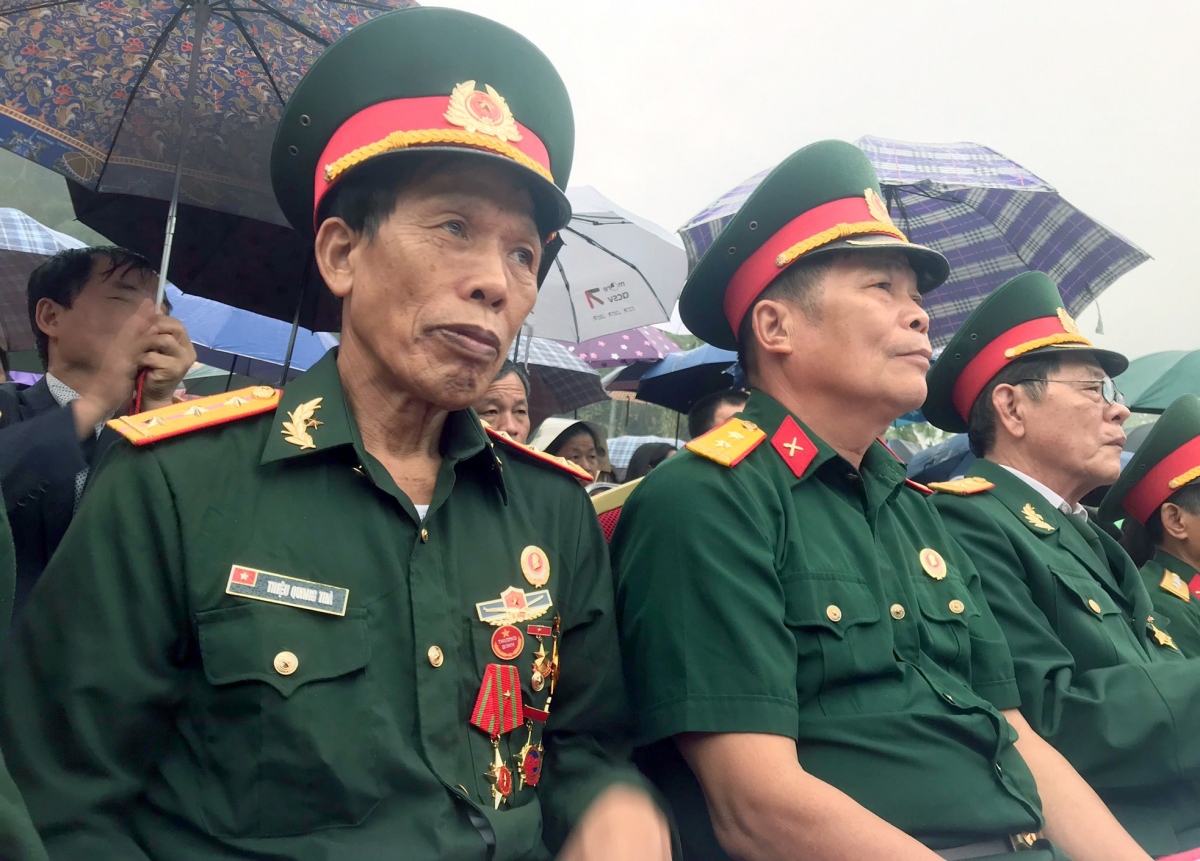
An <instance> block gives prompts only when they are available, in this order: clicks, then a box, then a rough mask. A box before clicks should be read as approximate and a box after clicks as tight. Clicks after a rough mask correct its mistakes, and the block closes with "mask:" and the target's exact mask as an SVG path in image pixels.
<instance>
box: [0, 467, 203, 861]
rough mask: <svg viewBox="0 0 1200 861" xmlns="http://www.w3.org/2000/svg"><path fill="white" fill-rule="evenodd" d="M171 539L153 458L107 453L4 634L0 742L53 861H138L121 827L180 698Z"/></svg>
mask: <svg viewBox="0 0 1200 861" xmlns="http://www.w3.org/2000/svg"><path fill="white" fill-rule="evenodd" d="M179 533H180V527H179V523H178V522H177V519H176V514H175V507H174V504H173V499H172V491H171V488H170V487H168V485H167V482H166V480H165V478H164V476H163V473H162V471H161V469H160V468H159V466H158V463H157V460H156V458H155V456H154V454H153V453H152V452H147V451H145V450H139V451H134V450H132V449H122V450H120V451H114V452H113V453H112V456H111V458H110V461H109V462H108V464H107V465H106V467H105V469H104V470H102V471H101V472H100V473H99V474H98V475H97V477H96V480H95V483H94V484H93V485H92V486H91V487H90V488H89V489H88V494H87V496H86V498H85V500H84V502H83V505H82V506H81V507H80V510H79V512H78V514H77V516H76V517H75V519H74V521H73V522H72V524H71V526H70V528H69V529H68V530H67V533H66V535H65V537H64V539H63V542H62V543H61V544H60V545H59V548H58V551H57V552H56V553H55V555H54V557H53V558H52V559H51V561H50V564H49V566H48V567H47V568H46V571H45V573H44V574H43V575H42V577H41V580H40V581H39V583H38V585H37V587H36V588H35V589H34V591H33V593H32V596H31V598H30V601H29V603H28V604H27V605H26V607H25V609H24V611H23V613H22V616H21V619H20V622H19V624H18V626H17V628H16V630H15V632H14V639H13V641H12V642H11V643H10V648H9V652H8V654H7V656H6V665H5V667H4V671H3V679H2V680H0V742H2V743H3V748H4V750H5V751H7V753H8V756H9V758H10V764H11V766H12V771H13V776H14V778H15V779H16V782H17V784H18V786H20V788H21V790H22V792H23V793H24V794H25V800H26V802H27V804H28V805H29V810H30V813H31V815H32V817H33V820H34V823H35V824H36V826H37V828H38V830H39V831H40V832H41V834H42V837H43V839H44V840H45V843H46V849H47V851H48V852H49V854H50V856H51V857H52V858H55V859H58V858H61V859H82V858H86V859H88V861H138V859H146V857H147V856H146V855H145V854H144V853H143V852H142V850H141V849H140V848H139V847H138V846H137V845H136V843H135V842H134V841H133V840H132V839H131V837H130V836H129V835H128V834H127V833H125V831H124V830H123V828H122V821H121V818H122V808H123V806H125V805H126V803H127V802H128V801H130V800H131V799H132V798H134V797H135V796H136V795H137V794H138V793H139V792H140V791H141V790H142V787H143V782H144V775H145V774H146V773H147V771H148V770H149V768H150V767H151V765H152V764H153V763H154V762H155V760H156V758H157V756H158V753H159V750H160V749H161V743H162V741H163V740H164V739H165V738H166V737H167V736H168V734H169V733H170V732H171V731H172V722H171V710H172V706H173V705H174V704H175V703H176V701H177V700H178V699H179V697H180V692H181V690H182V685H181V684H180V683H179V679H180V671H179V670H178V669H177V668H176V665H175V656H176V655H177V654H178V652H179V651H180V648H181V639H182V637H183V636H184V635H185V633H186V631H187V624H186V619H187V615H186V611H185V607H184V601H183V599H182V597H181V594H180V589H179V588H178V583H179V578H180V570H181V565H182V561H181V552H180V534H179Z"/></svg>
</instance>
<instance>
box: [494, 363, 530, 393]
mask: <svg viewBox="0 0 1200 861" xmlns="http://www.w3.org/2000/svg"><path fill="white" fill-rule="evenodd" d="M509 374H516V375H517V379H518V380H520V381H521V385H522V386H524V387H525V397H526V398H528V397H529V395H530V386H529V374H527V373H525V369H524V368H522V367H521V366H520V365H518V364H517V363H516V362H514V361H513V360H512V359H505V360H504V364H503V365H501V366H500V370H499V371H497V372H496V376H494V377H493V378H492V382H493V383H498V382H500V381H501V380H503V379H504V378H505V377H507V376H508V375H509Z"/></svg>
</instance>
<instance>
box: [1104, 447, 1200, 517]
mask: <svg viewBox="0 0 1200 861" xmlns="http://www.w3.org/2000/svg"><path fill="white" fill-rule="evenodd" d="M1197 467H1200V437H1196V438H1195V439H1191V440H1188V441H1187V442H1185V443H1184V444H1183V445H1181V446H1180V447H1179V448H1177V449H1175V451H1173V452H1171V453H1170V454H1169V455H1167V456H1166V457H1164V458H1163V459H1162V460H1161V461H1159V462H1158V464H1157V465H1155V467H1154V469H1152V470H1150V471H1149V472H1148V473H1146V477H1145V478H1143V479H1142V480H1141V481H1139V482H1138V483H1137V484H1135V485H1134V486H1133V489H1132V490H1130V491H1129V493H1127V494H1125V501H1124V502H1123V503H1122V504H1121V507H1122V508H1124V509H1125V510H1126V511H1128V512H1129V513H1130V514H1131V515H1132V516H1133V517H1134V518H1135V519H1136V520H1137V522H1138V523H1142V524H1145V522H1146V521H1147V520H1149V519H1150V517H1151V516H1152V515H1153V514H1154V512H1156V511H1158V508H1159V506H1161V505H1162V504H1163V503H1164V502H1166V501H1167V500H1168V499H1169V498H1170V497H1171V494H1172V493H1174V492H1175V491H1177V490H1178V489H1179V488H1180V487H1182V486H1183V485H1178V486H1177V487H1171V480H1172V479H1175V478H1179V477H1180V476H1183V475H1185V474H1186V473H1188V472H1191V471H1192V470H1193V469H1196V468H1197Z"/></svg>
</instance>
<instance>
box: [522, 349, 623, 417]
mask: <svg viewBox="0 0 1200 861" xmlns="http://www.w3.org/2000/svg"><path fill="white" fill-rule="evenodd" d="M508 357H509V358H510V359H512V360H513V361H514V362H516V363H517V364H518V365H521V366H522V367H523V368H525V371H526V372H527V373H528V374H529V382H530V387H531V392H530V395H529V418H530V421H531V423H532V425H533V426H534V427H537V426H538V425H539V424H540V423H541V422H542V420H544V419H545V418H546V417H547V416H553V415H560V414H562V413H569V412H572V411H574V410H577V409H579V408H580V407H586V406H587V405H588V404H595V403H599V402H600V401H606V400H608V399H609V398H608V393H607V392H606V391H604V388H603V386H601V385H600V375H599V374H598V373H596V371H595V370H594V369H593V368H592V367H591V366H589V365H588V364H587V363H586V362H584V361H583V360H582V359H579V358H577V357H576V356H574V355H572V354H571V353H570V351H568V350H567V348H566V347H564V346H563V345H562V344H558V343H555V342H554V341H551V340H548V339H546V338H531V337H521V338H518V339H517V342H516V343H514V344H513V346H512V348H511V349H510V350H509V351H508Z"/></svg>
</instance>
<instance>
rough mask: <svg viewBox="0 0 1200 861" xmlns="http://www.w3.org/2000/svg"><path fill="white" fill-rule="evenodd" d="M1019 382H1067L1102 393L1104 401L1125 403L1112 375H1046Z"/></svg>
mask: <svg viewBox="0 0 1200 861" xmlns="http://www.w3.org/2000/svg"><path fill="white" fill-rule="evenodd" d="M1017 382H1018V383H1067V384H1068V385H1074V386H1083V387H1084V389H1085V390H1086V391H1089V392H1092V393H1094V394H1098V395H1100V397H1101V398H1103V399H1104V403H1106V404H1109V405H1112V404H1121V405H1122V406H1124V405H1125V396H1124V395H1123V394H1121V392H1120V390H1119V389H1118V388H1117V384H1116V383H1114V382H1113V380H1112V377H1105V378H1104V379H1102V380H1051V379H1047V378H1046V377H1029V378H1028V379H1024V380H1017Z"/></svg>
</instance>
